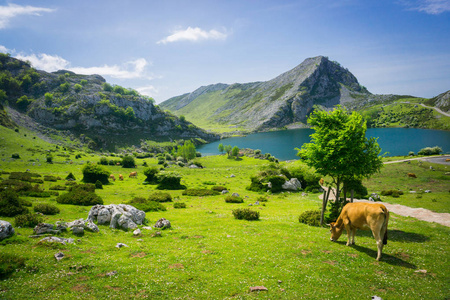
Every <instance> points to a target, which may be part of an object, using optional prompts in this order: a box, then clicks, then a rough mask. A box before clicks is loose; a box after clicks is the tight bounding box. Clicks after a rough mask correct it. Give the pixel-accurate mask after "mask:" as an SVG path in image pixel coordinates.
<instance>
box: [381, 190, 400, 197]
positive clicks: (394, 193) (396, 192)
mask: <svg viewBox="0 0 450 300" xmlns="http://www.w3.org/2000/svg"><path fill="white" fill-rule="evenodd" d="M381 195H382V196H392V197H394V198H398V197H400V195H403V192H402V191H400V190H384V191H381Z"/></svg>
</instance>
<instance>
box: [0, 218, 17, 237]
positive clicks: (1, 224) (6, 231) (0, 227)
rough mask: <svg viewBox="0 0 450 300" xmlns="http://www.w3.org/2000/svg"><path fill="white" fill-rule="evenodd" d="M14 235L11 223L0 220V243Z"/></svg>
mask: <svg viewBox="0 0 450 300" xmlns="http://www.w3.org/2000/svg"><path fill="white" fill-rule="evenodd" d="M13 235H14V228H13V227H12V225H11V223H9V222H7V221H3V220H0V241H1V240H4V239H7V238H9V237H12V236H13Z"/></svg>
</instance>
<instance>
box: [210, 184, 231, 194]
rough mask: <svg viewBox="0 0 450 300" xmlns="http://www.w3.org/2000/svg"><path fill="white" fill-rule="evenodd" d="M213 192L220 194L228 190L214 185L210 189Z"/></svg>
mask: <svg viewBox="0 0 450 300" xmlns="http://www.w3.org/2000/svg"><path fill="white" fill-rule="evenodd" d="M211 189H212V190H213V191H217V192H219V193H221V192H222V191H225V190H228V189H227V188H226V187H224V186H221V185H215V186H213V187H212V188H211Z"/></svg>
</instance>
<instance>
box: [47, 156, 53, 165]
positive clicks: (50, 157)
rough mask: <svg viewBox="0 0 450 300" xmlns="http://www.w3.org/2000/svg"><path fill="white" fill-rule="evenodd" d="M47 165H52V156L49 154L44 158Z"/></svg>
mask: <svg viewBox="0 0 450 300" xmlns="http://www.w3.org/2000/svg"><path fill="white" fill-rule="evenodd" d="M46 160H47V163H49V164H52V163H53V155H51V154H49V155H47V157H46Z"/></svg>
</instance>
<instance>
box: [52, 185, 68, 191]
mask: <svg viewBox="0 0 450 300" xmlns="http://www.w3.org/2000/svg"><path fill="white" fill-rule="evenodd" d="M49 190H52V191H65V190H66V187H65V186H62V185H53V186H51V187H50V188H49Z"/></svg>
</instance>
